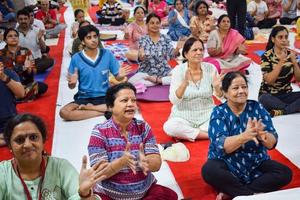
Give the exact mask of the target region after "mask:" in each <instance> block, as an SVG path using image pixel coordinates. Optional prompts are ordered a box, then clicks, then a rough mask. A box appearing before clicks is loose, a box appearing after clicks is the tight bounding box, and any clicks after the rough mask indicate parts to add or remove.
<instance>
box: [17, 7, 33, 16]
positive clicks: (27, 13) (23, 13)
mask: <svg viewBox="0 0 300 200" xmlns="http://www.w3.org/2000/svg"><path fill="white" fill-rule="evenodd" d="M20 15H25V16H27V17H30V13H29V11H28V10H27V9H24V8H23V9H22V10H19V11H18V12H17V17H19V16H20Z"/></svg>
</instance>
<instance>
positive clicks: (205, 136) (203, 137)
mask: <svg viewBox="0 0 300 200" xmlns="http://www.w3.org/2000/svg"><path fill="white" fill-rule="evenodd" d="M206 139H208V133H207V132H204V131H201V132H199V134H198V135H197V137H196V140H206Z"/></svg>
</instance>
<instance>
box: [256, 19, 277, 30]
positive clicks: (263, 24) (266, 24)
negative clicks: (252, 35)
mask: <svg viewBox="0 0 300 200" xmlns="http://www.w3.org/2000/svg"><path fill="white" fill-rule="evenodd" d="M276 23H277V20H276V19H264V20H262V21H259V22H258V23H257V27H258V28H260V29H262V28H272V27H273V26H274V25H275V24H276Z"/></svg>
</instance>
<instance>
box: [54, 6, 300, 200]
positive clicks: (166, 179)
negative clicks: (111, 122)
mask: <svg viewBox="0 0 300 200" xmlns="http://www.w3.org/2000/svg"><path fill="white" fill-rule="evenodd" d="M64 17H65V21H66V23H67V24H68V28H67V29H66V34H65V44H69V43H70V41H71V39H70V34H69V33H70V26H71V24H72V22H73V21H74V17H73V11H72V8H71V7H68V9H67V10H66V11H65V13H64ZM66 48H67V47H66V45H65V48H64V55H63V62H62V68H61V77H60V80H59V91H58V98H57V107H56V117H55V128H54V133H55V134H54V139H53V146H52V155H53V156H57V157H61V158H66V159H68V160H69V161H70V162H71V163H72V164H73V165H74V166H75V167H76V169H78V170H79V169H80V166H81V158H82V156H83V155H87V145H88V142H89V137H90V133H91V130H92V128H93V126H94V125H95V124H97V123H101V122H103V121H104V117H98V118H93V119H90V120H84V121H79V122H65V121H63V120H62V119H61V118H60V117H59V115H58V113H59V110H60V108H61V107H62V106H63V105H65V104H67V103H69V102H71V101H73V95H74V94H75V93H76V89H74V90H70V89H69V88H68V86H67V81H66V74H67V68H68V65H69V62H70V56H69V54H68V52H67V50H66ZM249 71H250V76H249V77H248V79H249V98H250V99H257V94H258V89H259V85H260V81H261V77H262V76H261V72H260V68H259V65H256V64H253V65H252V66H251V67H250V68H249ZM138 117H141V116H138ZM273 122H274V125H275V127H276V129H277V131H278V134H279V142H278V145H277V149H278V150H279V151H280V152H281V153H282V154H284V155H285V156H286V157H287V158H288V159H290V160H291V161H292V162H293V163H294V164H295V165H297V166H298V167H299V168H300V145H299V139H300V131H299V128H300V114H294V115H289V116H282V117H275V118H274V120H273ZM155 176H156V177H157V179H158V182H159V183H160V184H162V185H165V186H168V187H170V188H172V189H173V190H175V191H176V192H177V194H178V196H179V198H182V192H181V190H180V188H179V186H178V184H177V183H176V180H175V178H174V176H173V174H172V172H171V170H170V169H169V166H168V164H167V163H166V162H164V163H163V165H162V167H161V170H160V171H159V172H158V173H155ZM299 178H300V177H299ZM296 194H297V195H298V196H299V197H300V191H299V190H296ZM275 195H276V194H275ZM252 199H256V198H252ZM257 199H259V198H257ZM286 199H289V198H286Z"/></svg>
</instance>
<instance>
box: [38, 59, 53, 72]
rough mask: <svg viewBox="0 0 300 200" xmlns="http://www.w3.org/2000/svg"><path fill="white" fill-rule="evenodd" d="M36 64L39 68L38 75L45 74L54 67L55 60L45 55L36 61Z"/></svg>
mask: <svg viewBox="0 0 300 200" xmlns="http://www.w3.org/2000/svg"><path fill="white" fill-rule="evenodd" d="M34 62H35V66H36V67H37V73H43V72H45V71H46V70H47V69H48V68H50V67H52V66H53V65H54V59H53V58H49V57H47V56H44V55H43V56H42V57H41V58H37V59H35V60H34Z"/></svg>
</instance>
